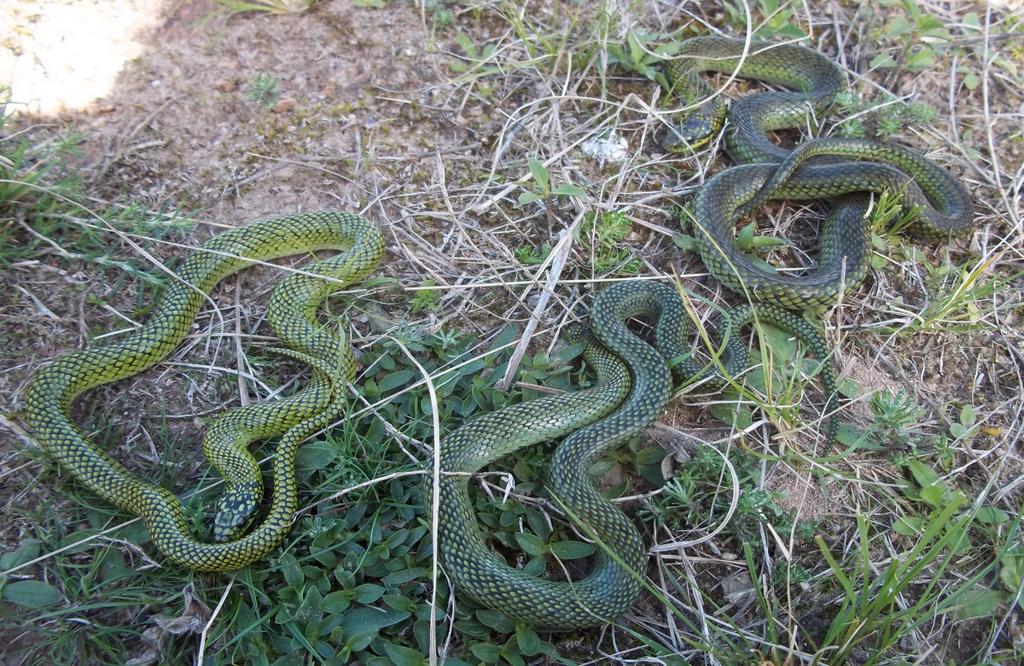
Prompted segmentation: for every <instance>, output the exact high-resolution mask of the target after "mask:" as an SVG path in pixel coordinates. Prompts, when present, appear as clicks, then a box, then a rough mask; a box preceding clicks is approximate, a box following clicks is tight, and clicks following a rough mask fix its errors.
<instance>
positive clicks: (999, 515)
mask: <svg viewBox="0 0 1024 666" xmlns="http://www.w3.org/2000/svg"><path fill="white" fill-rule="evenodd" d="M974 519H975V520H977V521H978V522H979V523H985V524H986V525H994V524H998V523H1005V522H1007V521H1009V520H1010V514H1008V513H1006V512H1005V511H1003V510H1002V509H997V508H996V507H994V506H983V507H981V508H980V509H978V512H977V513H975V514H974Z"/></svg>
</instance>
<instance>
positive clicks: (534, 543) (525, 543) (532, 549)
mask: <svg viewBox="0 0 1024 666" xmlns="http://www.w3.org/2000/svg"><path fill="white" fill-rule="evenodd" d="M516 543H518V544H519V547H520V548H522V549H523V551H524V552H526V553H527V554H528V555H533V556H534V557H538V556H540V555H543V554H544V541H543V540H542V539H541V538H540V537H539V536H537V535H535V534H530V533H529V532H516Z"/></svg>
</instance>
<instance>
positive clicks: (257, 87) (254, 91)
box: [246, 72, 281, 109]
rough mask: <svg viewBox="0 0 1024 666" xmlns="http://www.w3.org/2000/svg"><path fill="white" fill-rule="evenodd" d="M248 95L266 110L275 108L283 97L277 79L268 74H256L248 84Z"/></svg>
mask: <svg viewBox="0 0 1024 666" xmlns="http://www.w3.org/2000/svg"><path fill="white" fill-rule="evenodd" d="M246 95H247V96H248V98H249V99H250V100H252V101H253V102H256V103H257V104H259V105H260V106H262V107H263V108H265V109H271V108H273V107H274V105H275V104H277V100H278V98H279V97H280V96H281V91H280V89H279V88H278V82H277V78H275V77H274V75H273V74H268V73H267V72H258V73H256V74H255V75H253V77H252V78H251V79H249V82H248V83H247V84H246Z"/></svg>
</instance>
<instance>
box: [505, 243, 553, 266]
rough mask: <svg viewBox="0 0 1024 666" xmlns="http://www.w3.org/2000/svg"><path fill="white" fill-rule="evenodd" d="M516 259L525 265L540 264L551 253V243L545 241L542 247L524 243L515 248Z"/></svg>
mask: <svg viewBox="0 0 1024 666" xmlns="http://www.w3.org/2000/svg"><path fill="white" fill-rule="evenodd" d="M513 254H514V255H515V257H516V261H518V262H519V263H521V264H522V265H524V266H538V265H540V264H542V263H544V260H545V259H547V258H548V255H549V254H551V243H544V244H543V245H541V246H540V247H530V246H528V245H524V246H523V247H517V248H516V249H515V250H513Z"/></svg>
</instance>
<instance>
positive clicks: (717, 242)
mask: <svg viewBox="0 0 1024 666" xmlns="http://www.w3.org/2000/svg"><path fill="white" fill-rule="evenodd" d="M744 54H746V55H745V57H744ZM741 63H742V64H741ZM668 69H669V80H670V82H671V85H672V89H671V92H672V93H674V94H676V95H678V96H680V97H681V98H682V99H683V100H684V101H685V102H686V103H687V105H692V104H695V103H696V102H698V101H699V100H701V99H702V98H705V97H707V96H708V95H710V94H711V93H713V92H714V91H713V89H712V88H711V87H710V86H708V84H707V83H705V82H704V81H703V80H702V79H701V78H700V76H699V74H700V72H703V71H717V72H726V73H729V74H732V73H734V72H735V73H736V74H737V75H738V76H742V77H746V78H753V79H759V80H762V81H767V82H769V83H772V84H777V85H782V86H786V87H788V88H793V89H795V90H793V91H785V92H767V93H761V94H757V95H749V96H746V97H743V98H741V99H739V100H738V101H736V102H734V103H733V104H732V106H731V108H729V109H728V118H729V131H728V132H727V133H726V146H727V149H728V152H729V154H730V156H731V157H732V158H733V160H734V161H735V162H737V163H739V166H735V167H733V168H731V169H726V170H725V171H722V172H720V173H718V174H716V175H715V176H714V177H712V178H711V179H710V180H708V181H707V182H706V183H705V184H704V186H703V187H701V189H700V191H699V192H698V194H697V198H696V201H695V203H694V226H695V228H696V231H697V234H696V235H697V245H698V249H699V251H700V255H701V258H702V259H703V261H704V264H705V265H706V266H707V268H708V270H709V271H710V272H711V274H712V275H713V276H714V277H715V278H716V279H717V280H719V281H720V282H721V283H722V284H724V285H726V286H727V287H729V288H730V289H732V290H734V291H736V292H738V293H740V294H742V295H744V297H745V298H748V299H751V300H756V301H764V302H770V303H776V304H778V305H782V306H784V307H787V308H792V309H803V308H811V307H816V306H823V305H829V304H831V303H834V302H835V300H836V299H837V298H838V297H839V294H840V293H841V292H842V291H843V289H845V288H849V287H852V286H855V285H856V284H858V283H859V282H860V281H861V280H863V279H864V277H865V276H866V275H867V271H868V260H869V259H870V245H869V242H870V226H869V223H868V221H867V220H866V219H865V214H866V213H867V210H868V206H869V199H868V197H867V195H866V194H865V193H882V192H888V193H893V194H897V195H900V196H902V201H903V205H904V207H905V208H907V209H909V210H912V211H913V212H914V214H915V220H916V224H917V227H918V228H919V229H921V230H922V231H923V232H924V233H925V234H927V235H932V236H938V235H943V234H948V233H949V232H958V231H963V230H965V229H967V228H969V227H970V225H971V223H972V221H973V215H972V210H971V200H970V197H969V196H968V194H967V192H966V191H965V190H964V188H963V186H962V185H961V184H960V183H959V182H958V181H957V180H955V179H954V178H953V177H952V176H951V175H950V174H949V173H947V172H946V171H945V170H943V169H941V168H940V167H938V166H937V165H935V164H934V163H933V162H931V161H929V160H927V159H925V158H924V157H922V156H921V155H919V154H918V153H915V152H914V151H912V150H909V149H907V148H903V147H902V146H897V145H894V144H890V143H882V142H879V141H872V140H868V139H842V138H824V139H812V140H810V141H805V142H803V143H801V144H800V145H799V146H797V148H796V149H794V150H792V151H790V150H786V149H784V148H781V147H779V146H777V145H775V144H774V143H773V142H772V140H771V139H770V138H769V136H768V134H767V133H768V132H769V131H772V130H779V129H788V128H801V127H806V126H807V125H808V123H812V124H813V123H816V122H820V120H821V119H822V118H823V117H825V115H827V113H828V111H829V109H830V108H831V107H832V105H833V104H834V102H835V98H836V95H837V94H838V93H839V92H840V91H841V90H843V89H844V83H843V76H842V72H841V71H840V70H839V68H838V67H836V65H834V64H833V63H832V62H831V61H830V60H828V59H827V58H825V57H824V56H822V55H821V54H819V53H816V52H815V51H811V50H810V49H806V48H804V47H802V46H796V45H791V44H787V45H779V44H768V43H763V42H760V43H759V42H754V43H752V44H751V45H750V47H749V49H746V48H745V46H744V42H743V40H739V39H732V38H727V37H694V38H692V39H688V40H686V41H685V42H683V43H682V45H681V48H680V50H679V53H678V54H677V57H676V59H674V60H673V61H672V63H671V65H670V66H669V68H668ZM726 111H727V107H726V104H725V102H724V100H723V99H722V97H721V96H720V95H718V96H715V97H713V98H712V99H711V100H710V101H709V102H707V103H705V104H703V105H701V106H700V107H699V108H698V109H697V110H696V111H694V112H693V113H690V114H689V115H687V116H686V117H685V118H684V119H683V120H682V122H680V123H679V125H678V127H676V128H674V129H673V130H672V131H671V133H670V136H669V138H668V139H667V140H666V141H665V143H666V146H667V147H668V148H669V149H670V150H673V151H677V152H680V151H685V150H688V149H692V148H695V147H699V146H701V145H704V144H705V143H707V142H708V141H709V140H710V139H711V138H712V137H713V136H714V134H715V133H716V132H717V130H718V129H720V128H721V127H722V125H723V123H724V120H725V115H726ZM822 155H826V156H834V157H840V158H844V161H836V160H830V161H827V162H822V161H820V160H818V161H817V162H816V161H814V160H813V159H812V158H815V157H819V156H822ZM807 160H811V162H810V163H807ZM777 164H781V166H776V165H777ZM823 198H825V199H835V200H836V203H835V205H834V207H833V209H832V212H831V215H830V217H829V219H828V220H827V221H826V223H825V225H824V227H823V229H822V231H821V233H820V236H819V247H820V248H821V249H820V255H819V258H818V259H819V260H818V267H817V268H816V270H814V271H812V272H810V273H807V274H804V275H799V276H796V275H792V274H789V273H774V272H771V271H768V270H766V269H765V268H764V267H763V266H759V265H758V264H756V263H754V262H753V261H751V259H750V258H749V257H748V256H747V255H745V254H743V252H741V251H740V250H739V249H738V248H737V247H736V241H735V231H734V230H735V223H736V221H737V219H738V218H741V217H743V216H744V215H746V214H748V213H749V212H750V211H751V210H752V209H753V208H754V207H755V206H757V205H759V204H760V203H763V202H764V201H766V200H769V199H797V200H809V199H823Z"/></svg>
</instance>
